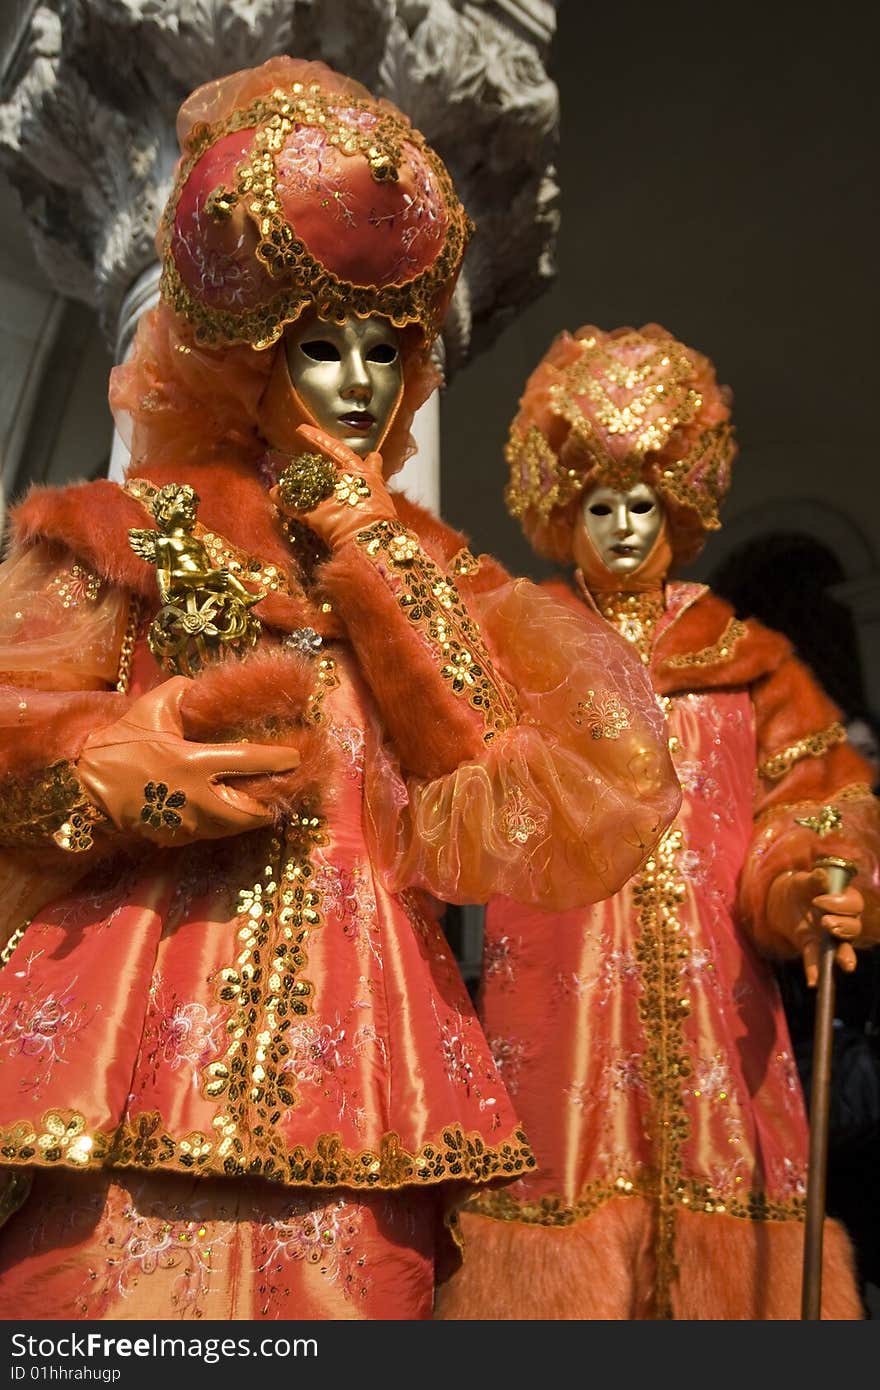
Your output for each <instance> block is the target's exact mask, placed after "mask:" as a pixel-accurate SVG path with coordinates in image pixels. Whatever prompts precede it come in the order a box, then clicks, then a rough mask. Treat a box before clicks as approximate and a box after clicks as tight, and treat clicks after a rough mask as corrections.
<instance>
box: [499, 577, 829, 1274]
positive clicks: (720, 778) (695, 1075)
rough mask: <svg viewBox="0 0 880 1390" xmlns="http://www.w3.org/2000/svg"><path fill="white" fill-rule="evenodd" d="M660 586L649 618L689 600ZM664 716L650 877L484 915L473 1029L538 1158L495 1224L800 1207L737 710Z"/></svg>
mask: <svg viewBox="0 0 880 1390" xmlns="http://www.w3.org/2000/svg"><path fill="white" fill-rule="evenodd" d="M671 587H672V598H671V610H673V611H670V610H667V615H666V618H665V619H663V620H661V621H662V622H663V623H664V624H665V623H668V622H669V621H671V620H672V618H673V616H674V609H675V608H676V607H677V608H678V610H679V611H681V606H682V601H686V595H687V590H686V589H685V586H671ZM676 590H681V592H680V593H679V594H678V595H677V594H676ZM668 719H669V733H670V736H671V740H672V744H671V746H672V749H673V761H674V764H675V768H676V772H677V774H678V776H679V779H680V781H681V785H682V790H683V796H684V800H683V803H682V808H681V811H680V812H679V815H678V817H677V818H676V820H675V821H674V823H673V826H672V828H671V830H670V831H668V832H667V834H666V836H665V837H664V841H663V842H662V845H661V848H660V850H659V851H657V852H655V854H654V855H653V856H652V858H651V860H649V862H648V865H647V866H646V869H645V870H644V871H643V872H642V873H641V874H637V875H636V876H635V877H634V879H633V880H632V881H631V882H630V883H629V884H628V885H627V886H626V887H625V888H624V889H623V890H622V891H621V892H619V893H617V894H615V896H614V897H612V898H610V899H609V900H607V901H606V902H602V903H598V904H596V905H595V906H594V907H591V908H588V909H586V910H576V911H571V912H566V913H561V914H559V913H557V914H553V915H549V914H547V913H545V912H542V911H539V910H536V909H534V908H525V907H520V906H516V905H515V904H513V903H511V902H509V901H503V900H495V901H493V902H492V904H491V905H490V907H489V910H488V923H487V936H486V946H485V960H484V982H483V996H482V1010H481V1011H482V1018H483V1022H484V1026H485V1028H486V1031H487V1035H488V1038H489V1041H490V1045H491V1047H492V1050H493V1053H494V1056H495V1059H496V1061H497V1063H498V1065H499V1069H500V1071H501V1074H502V1076H503V1078H504V1082H505V1085H506V1086H507V1088H508V1091H509V1092H510V1094H511V1095H512V1097H513V1099H514V1102H515V1104H516V1105H517V1107H518V1109H519V1112H520V1114H521V1115H522V1118H523V1122H524V1124H525V1127H526V1130H527V1133H528V1135H529V1138H530V1141H531V1143H532V1145H533V1147H534V1149H535V1152H536V1156H537V1158H538V1167H537V1169H536V1170H535V1172H534V1173H533V1174H530V1175H528V1176H527V1177H526V1178H525V1179H523V1180H522V1181H520V1182H518V1183H516V1184H515V1185H514V1186H513V1187H511V1188H509V1189H507V1192H506V1193H505V1194H503V1200H504V1201H505V1202H506V1201H507V1197H508V1196H510V1197H512V1198H514V1200H515V1203H516V1207H510V1208H509V1210H508V1213H507V1214H508V1216H510V1217H513V1216H515V1214H516V1211H517V1209H518V1210H519V1213H520V1217H521V1218H522V1219H526V1220H530V1221H539V1222H546V1223H547V1224H554V1223H556V1222H558V1221H559V1220H562V1221H567V1220H571V1219H577V1218H579V1217H584V1216H588V1215H589V1214H590V1212H591V1211H593V1210H595V1209H596V1207H598V1206H599V1205H601V1204H602V1203H604V1202H605V1201H606V1200H607V1199H608V1198H610V1197H613V1196H617V1195H636V1196H637V1195H642V1196H649V1197H653V1198H656V1197H657V1196H658V1195H659V1196H661V1197H662V1198H663V1199H664V1200H667V1201H669V1202H670V1203H672V1205H673V1206H681V1207H684V1208H686V1209H689V1210H693V1211H701V1212H712V1211H719V1212H724V1211H727V1212H729V1213H731V1214H734V1215H740V1216H747V1215H760V1214H762V1213H763V1214H765V1215H771V1216H775V1217H778V1218H780V1219H785V1218H787V1217H791V1218H793V1217H796V1216H797V1215H798V1214H799V1212H800V1209H801V1203H802V1201H803V1197H804V1193H805V1181H806V1171H805V1170H806V1121H805V1115H804V1107H803V1101H802V1097H801V1091H800V1085H799V1081H798V1076H797V1072H796V1069H795V1065H794V1061H793V1058H792V1055H791V1046H790V1042H789V1039H788V1035H787V1030H786V1025H785V1020H784V1015H783V1012H782V1006H781V1002H780V999H779V996H778V992H777V988H776V985H775V982H774V978H773V975H772V972H771V968H770V965H769V963H767V962H766V961H764V960H763V959H761V958H760V957H759V956H758V955H757V952H756V951H755V949H754V947H753V945H752V944H751V941H750V940H749V939H748V937H747V936H746V935H745V934H744V933H743V932H742V930H741V929H740V928H739V927H738V926H737V923H736V920H735V915H734V913H735V900H736V890H737V880H738V874H739V870H740V866H741V865H742V862H743V859H744V857H745V855H746V852H747V850H748V847H749V844H750V842H751V839H752V835H753V819H752V813H753V796H754V769H755V763H756V753H755V732H754V719H753V712H752V707H751V702H750V699H749V696H748V693H747V692H745V691H738V690H717V691H708V692H703V693H694V694H684V695H681V696H676V697H673V699H672V701H671V707H670V709H669V715H668ZM548 1018H549V1019H552V1025H551V1026H548ZM491 1205H492V1198H491V1197H490V1198H489V1207H490V1208H491ZM471 1257H472V1258H478V1252H477V1250H476V1249H475V1250H474V1252H473V1254H472V1256H471Z"/></svg>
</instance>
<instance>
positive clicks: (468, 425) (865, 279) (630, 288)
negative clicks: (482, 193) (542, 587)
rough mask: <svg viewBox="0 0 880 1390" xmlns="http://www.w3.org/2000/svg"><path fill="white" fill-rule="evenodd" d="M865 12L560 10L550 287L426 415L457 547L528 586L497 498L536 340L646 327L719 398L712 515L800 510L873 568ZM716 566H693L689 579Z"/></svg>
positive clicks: (870, 44) (870, 59) (526, 560)
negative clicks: (723, 476) (727, 431)
mask: <svg viewBox="0 0 880 1390" xmlns="http://www.w3.org/2000/svg"><path fill="white" fill-rule="evenodd" d="M864 13H865V12H864V11H857V10H856V7H855V6H852V5H842V6H823V7H821V8H819V7H816V8H814V9H813V10H812V11H811V10H810V9H809V7H807V6H795V5H782V6H779V7H773V6H771V5H767V6H764V7H760V8H759V7H757V6H737V5H711V4H709V5H702V6H693V5H687V4H686V5H668V4H664V5H649V4H644V3H638V4H635V5H627V4H593V3H587V2H586V0H564V3H563V4H562V5H561V6H560V12H559V25H558V33H557V37H556V40H555V43H554V46H553V49H552V52H551V56H550V63H549V66H550V71H551V74H552V75H553V77H554V78H555V80H556V81H557V83H558V85H559V89H560V98H561V110H562V133H561V144H560V148H559V158H558V167H559V175H560V178H559V182H560V184H561V189H562V196H561V213H562V222H561V230H560V236H559V243H558V271H559V274H558V278H557V281H556V283H555V285H554V287H553V288H552V289H551V290H550V292H549V293H548V294H546V295H545V296H544V297H543V298H542V299H541V300H540V301H538V302H536V303H535V304H534V305H533V306H531V307H530V308H529V309H528V310H527V311H526V312H525V313H524V314H523V315H522V316H521V318H520V319H518V320H517V322H516V323H515V324H514V325H513V326H512V327H511V328H509V329H508V330H507V331H506V332H505V334H504V335H503V336H502V338H501V339H500V340H499V341H498V343H497V344H496V345H495V347H494V348H493V349H492V350H491V351H490V352H489V353H487V354H485V355H483V356H482V357H480V358H478V359H477V360H476V361H474V362H473V363H472V364H471V365H470V366H469V367H468V368H467V369H466V371H464V372H463V373H462V374H461V375H460V376H459V377H458V378H457V379H456V380H455V381H453V383H452V384H451V386H450V388H449V390H448V393H447V397H446V401H445V405H444V416H443V455H444V471H443V506H444V512H445V513H446V515H447V516H448V518H449V520H450V521H452V522H454V523H456V524H457V525H459V526H462V527H463V528H465V529H467V530H469V531H470V532H471V533H472V534H473V536H474V539H475V542H476V543H477V545H478V547H480V548H483V547H484V548H486V549H493V550H495V551H497V552H500V554H501V556H502V557H503V558H504V559H505V560H506V561H507V562H508V563H509V564H510V565H511V566H512V567H513V568H514V569H518V570H523V571H525V570H529V571H531V572H534V573H539V572H543V571H542V570H541V569H540V566H539V562H538V563H536V562H535V560H534V558H533V556H532V554H531V551H530V550H529V548H528V546H527V545H526V543H525V542H524V540H522V538H521V537H520V534H519V530H518V527H517V526H516V525H515V524H514V523H513V522H512V521H510V520H509V519H506V518H502V517H501V505H500V493H501V488H502V486H503V482H504V464H503V458H502V447H503V442H504V439H505V436H506V431H507V427H508V424H509V421H510V419H511V417H512V415H513V412H514V409H515V405H516V399H517V397H518V395H519V393H520V390H521V389H522V385H523V383H524V381H525V378H526V376H527V374H528V372H529V371H530V370H531V369H532V367H533V366H534V365H535V364H536V362H537V361H538V359H539V357H540V356H541V355H542V354H543V352H544V351H545V350H546V348H547V346H548V345H549V343H550V341H551V339H552V338H553V337H554V336H555V334H556V333H557V332H559V331H560V329H562V328H563V327H568V328H572V329H573V328H576V327H577V326H578V325H579V324H581V323H584V322H593V323H596V324H597V325H599V326H600V327H602V328H605V329H610V328H614V327H617V326H620V325H623V324H632V325H639V324H642V323H646V322H649V321H651V320H654V321H657V322H660V323H662V324H663V325H664V327H666V328H668V329H669V330H670V331H671V332H672V333H674V334H675V335H676V336H677V337H679V338H681V339H682V340H683V341H684V342H686V343H688V344H691V345H693V346H694V347H698V348H699V349H701V350H702V351H704V352H706V353H707V354H708V355H709V356H710V357H711V358H712V359H713V360H714V361H715V363H716V365H717V368H718V373H719V378H720V379H721V380H722V381H725V382H727V383H729V384H730V385H732V386H733V388H734V393H735V407H734V420H735V422H736V424H737V426H738V434H739V438H740V442H741V449H742V453H741V456H740V460H739V462H738V464H737V466H736V467H735V470H734V482H733V490H732V494H731V499H730V502H729V503H728V508H727V511H728V514H729V515H733V516H740V515H742V513H743V512H745V511H749V510H753V509H754V508H756V507H757V508H764V509H765V510H766V509H767V508H768V507H771V506H775V507H776V508H777V510H778V509H779V508H780V507H784V505H785V504H786V502H790V501H791V500H792V499H793V498H795V497H801V498H805V499H809V500H812V501H814V502H816V503H817V504H818V505H819V506H820V507H831V508H832V510H834V511H837V512H840V513H842V514H843V516H844V517H845V518H846V520H847V522H848V523H849V526H850V528H851V529H852V531H853V532H854V533H858V534H854V538H853V539H854V542H855V541H858V540H860V541H861V542H862V544H863V545H864V546H865V549H866V555H865V556H864V559H865V560H866V561H869V560H873V559H874V557H875V551H874V545H875V536H876V531H877V525H876V511H877V505H878V501H880V482H878V469H877V462H876V455H877V424H876V415H877V397H878V392H877V385H876V377H877V370H878V362H877V353H876V349H875V340H876V330H875V316H876V294H875V275H874V259H875V249H874V248H875V247H876V245H877V242H878V235H877V233H878V226H877V215H876V214H877V195H876V174H875V144H876V139H875V136H876V123H875V111H876V97H875V90H876V85H877V75H876V46H875V40H876V28H875V31H874V33H873V34H872V33H871V32H870V31H869V30H868V29H867V27H866V25H867V23H868V20H867V19H866V18H864V17H862V16H863V15H864ZM464 460H468V464H469V466H468V467H464V466H463V461H464ZM477 460H479V467H477V466H476V461H477ZM841 544H842V545H845V541H841ZM721 553H722V547H720V546H716V545H715V544H714V543H713V544H712V545H710V547H709V548H708V549H707V551H706V553H705V558H704V560H703V561H702V563H701V564H700V565H699V566H698V567H697V571H695V572H698V573H700V575H701V577H702V575H705V574H707V573H708V572H709V570H710V569H711V567H712V564H713V560H714V556H715V555H716V554H717V555H718V556H720V555H721ZM872 567H873V566H872Z"/></svg>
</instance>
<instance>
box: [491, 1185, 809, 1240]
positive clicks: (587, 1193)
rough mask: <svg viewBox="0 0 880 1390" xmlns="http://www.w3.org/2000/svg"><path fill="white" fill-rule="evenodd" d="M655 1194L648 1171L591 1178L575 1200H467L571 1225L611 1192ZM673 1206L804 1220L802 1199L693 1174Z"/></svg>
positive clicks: (497, 1195) (515, 1215)
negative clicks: (720, 1184)
mask: <svg viewBox="0 0 880 1390" xmlns="http://www.w3.org/2000/svg"><path fill="white" fill-rule="evenodd" d="M658 1195H659V1189H658V1185H657V1182H656V1181H655V1180H652V1177H651V1175H650V1174H649V1173H636V1174H633V1175H632V1176H620V1177H618V1178H615V1180H614V1181H613V1182H598V1181H597V1182H591V1183H587V1185H586V1186H585V1187H584V1189H583V1191H582V1193H581V1195H580V1197H579V1198H578V1200H577V1201H576V1202H566V1201H565V1200H564V1198H562V1197H561V1196H558V1195H557V1194H555V1193H548V1194H546V1195H544V1196H543V1197H538V1198H536V1199H534V1200H533V1201H528V1202H521V1201H519V1200H518V1198H517V1197H515V1196H514V1195H513V1193H511V1192H509V1191H507V1190H506V1189H504V1188H501V1189H498V1190H488V1191H486V1192H481V1193H480V1195H479V1196H478V1197H474V1198H473V1199H472V1200H471V1201H470V1202H468V1204H467V1210H468V1211H475V1212H478V1213H479V1214H480V1215H481V1216H488V1217H490V1218H491V1219H492V1220H493V1221H517V1222H519V1223H520V1224H521V1225H524V1226H557V1227H558V1226H574V1225H575V1224H576V1223H577V1222H578V1221H583V1220H584V1219H585V1218H586V1217H588V1216H591V1215H592V1214H593V1212H594V1211H597V1210H598V1208H599V1207H601V1206H603V1205H604V1203H605V1202H607V1201H610V1199H611V1198H612V1197H641V1198H643V1199H645V1200H647V1201H655V1200H656V1199H657V1197H658ZM674 1200H675V1205H676V1206H677V1207H684V1208H686V1209H687V1210H688V1211H695V1212H704V1213H706V1214H708V1215H711V1214H713V1213H716V1212H717V1213H718V1214H720V1215H723V1214H724V1213H727V1215H728V1216H736V1217H739V1218H741V1219H742V1220H746V1221H803V1219H804V1210H805V1202H804V1199H803V1198H798V1197H795V1198H792V1199H791V1201H789V1202H775V1201H772V1200H771V1199H770V1198H769V1197H768V1196H767V1194H766V1193H765V1192H762V1191H761V1190H759V1189H753V1190H749V1191H746V1192H743V1193H739V1194H737V1196H735V1197H730V1196H724V1195H723V1194H720V1193H718V1192H717V1191H716V1189H715V1188H714V1187H712V1186H711V1185H710V1184H709V1183H705V1182H700V1181H698V1180H697V1179H695V1178H683V1179H682V1180H681V1182H679V1183H678V1185H677V1186H676V1188H675V1194H674Z"/></svg>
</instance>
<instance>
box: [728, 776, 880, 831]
mask: <svg viewBox="0 0 880 1390" xmlns="http://www.w3.org/2000/svg"><path fill="white" fill-rule="evenodd" d="M873 799H874V793H873V791H872V789H871V788H870V787H869V786H868V783H867V782H851V783H850V784H849V785H848V786H846V787H841V789H840V791H837V792H835V793H834V800H833V803H832V804H833V805H835V806H845V805H846V804H847V803H848V802H850V801H873ZM822 805H823V803H819V802H817V801H782V802H778V803H774V804H773V805H772V806H765V808H764V809H763V811H759V812H758V814H757V815H756V817H755V824H756V826H758V827H760V826H761V825H762V824H763V823H764V822H765V821H768V820H772V819H773V818H774V817H776V816H783V815H784V816H791V818H792V819H793V820H796V819H797V817H796V816H795V812H796V811H800V812H801V813H802V815H804V816H807V815H814V814H816V812H817V811H821V809H822Z"/></svg>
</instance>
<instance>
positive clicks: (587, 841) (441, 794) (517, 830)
mask: <svg viewBox="0 0 880 1390" xmlns="http://www.w3.org/2000/svg"><path fill="white" fill-rule="evenodd" d="M493 570H494V572H495V573H496V574H497V576H498V582H497V583H494V584H493V585H492V586H491V587H489V588H488V589H484V590H483V591H482V592H480V591H478V590H477V588H476V587H475V586H474V587H473V588H472V591H471V592H470V593H468V594H467V603H468V611H469V613H470V615H471V617H472V619H473V621H474V623H475V626H476V628H477V630H478V632H479V634H480V636H481V638H482V639H483V641H484V642H485V649H484V654H483V655H482V656H481V657H480V659H479V660H478V661H476V662H475V664H476V665H477V666H478V667H479V679H480V680H481V681H482V682H483V684H482V685H479V686H478V685H476V684H474V685H471V686H470V687H466V689H467V690H468V691H469V693H470V697H471V699H472V700H473V699H474V698H476V699H477V700H478V702H479V701H481V700H482V698H483V695H485V698H486V700H489V701H491V700H492V699H493V692H494V691H504V692H506V695H505V698H504V700H503V701H502V700H500V699H499V701H498V706H497V709H496V710H495V713H494V714H493V713H492V712H488V714H487V717H486V724H485V728H486V733H485V734H484V736H483V740H482V747H481V748H480V749H479V752H478V754H477V756H471V757H468V758H466V759H465V760H463V761H461V762H460V763H459V765H458V766H456V767H455V768H454V769H452V770H451V771H447V772H445V773H443V774H442V775H437V776H430V775H423V776H418V775H414V774H413V772H412V771H411V766H409V767H408V766H407V764H406V763H404V764H403V765H402V764H401V760H400V758H399V753H398V750H397V749H396V747H395V746H394V745H392V743H391V741H390V740H388V739H387V738H385V737H384V736H383V731H382V730H380V729H379V727H378V726H377V727H376V729H375V730H374V731H373V748H372V756H370V757H368V759H367V766H368V773H367V809H368V823H369V829H370V834H371V837H372V839H373V841H374V845H375V850H376V854H377V856H378V859H379V862H380V864H381V865H382V867H383V869H384V871H385V873H386V875H387V877H388V879H389V881H390V883H391V885H392V886H393V887H395V888H402V887H405V886H419V887H422V888H425V889H427V890H428V891H430V892H431V893H433V894H434V895H435V896H436V897H438V898H442V899H445V900H446V901H448V902H459V903H462V902H481V901H484V900H485V899H486V898H488V897H489V896H491V895H493V894H504V895H505V896H507V897H510V898H513V899H515V900H517V901H519V902H525V903H534V904H536V905H540V906H542V907H546V908H557V909H564V908H568V907H574V906H577V905H582V904H585V903H589V902H593V901H596V900H598V899H600V898H603V897H606V896H608V895H609V894H611V893H614V892H616V891H617V889H618V888H620V887H621V886H622V885H623V884H624V883H625V882H626V880H627V879H628V878H629V877H630V876H631V875H632V874H633V873H634V872H635V871H636V870H637V869H638V867H639V865H640V864H641V863H642V861H643V860H644V859H645V857H646V856H647V854H648V853H649V852H650V850H651V849H652V848H653V847H654V845H655V844H656V842H657V840H658V839H659V837H660V835H661V834H662V832H663V830H664V829H665V828H666V826H667V825H668V824H669V822H670V821H671V820H672V818H673V816H674V815H675V812H676V811H677V809H678V806H679V802H680V790H679V787H678V782H677V780H676V778H675V774H674V772H673V769H672V765H671V762H670V760H669V756H668V751H667V746H666V728H665V722H664V720H663V718H662V716H661V714H660V712H659V710H658V707H657V703H656V700H655V698H654V694H653V691H652V690H651V687H650V685H649V682H648V679H647V676H646V674H645V672H644V669H643V667H642V666H641V664H640V663H639V662H638V661H637V660H636V659H635V658H634V656H633V655H632V654H631V653H630V651H629V650H628V649H627V647H626V645H625V643H624V642H623V641H622V639H620V638H619V637H618V636H617V635H616V634H615V633H613V632H612V631H611V629H610V628H608V626H607V625H606V624H605V623H604V622H602V620H601V619H600V618H598V617H595V616H594V615H593V614H591V613H589V612H587V611H584V612H582V613H579V612H576V611H574V610H573V609H571V608H569V607H568V606H563V605H562V604H560V603H559V602H558V600H556V599H554V598H552V597H550V596H549V595H548V594H546V593H544V592H542V590H540V589H539V588H537V587H536V586H535V585H533V584H531V583H529V582H528V581H527V580H512V579H510V578H509V577H508V576H506V575H505V574H504V573H503V571H501V570H500V569H497V568H496V567H493ZM449 582H450V583H451V582H452V578H451V576H450V579H449ZM463 587H464V586H463ZM441 592H444V591H442V590H441ZM453 650H454V652H455V651H457V649H455V648H454V649H453ZM473 657H474V650H473V648H472V647H468V648H466V650H465V654H464V656H462V657H459V663H460V671H461V674H463V675H465V674H466V673H467V672H468V670H469V669H471V667H470V666H469V662H470V661H471V660H472V659H473ZM487 657H488V665H489V669H486V667H487V660H486V658H487ZM445 679H446V680H447V681H454V679H455V676H454V672H452V671H451V670H449V669H447V671H446V676H445ZM420 697H421V692H418V691H415V690H414V691H413V699H412V703H413V706H414V707H417V701H418V699H420Z"/></svg>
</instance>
